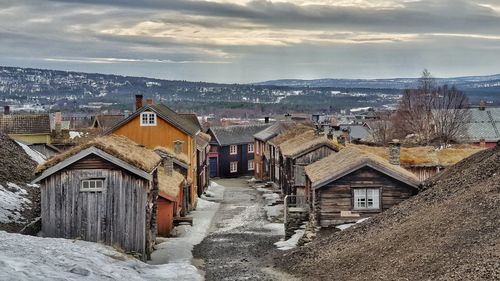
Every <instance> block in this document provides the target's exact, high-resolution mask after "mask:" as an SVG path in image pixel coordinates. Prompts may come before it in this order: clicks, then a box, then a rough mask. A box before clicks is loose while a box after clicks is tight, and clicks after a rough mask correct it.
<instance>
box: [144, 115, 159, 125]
mask: <svg viewBox="0 0 500 281" xmlns="http://www.w3.org/2000/svg"><path fill="white" fill-rule="evenodd" d="M141 126H156V114H155V113H153V112H143V113H141Z"/></svg>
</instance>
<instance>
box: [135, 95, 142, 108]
mask: <svg viewBox="0 0 500 281" xmlns="http://www.w3.org/2000/svg"><path fill="white" fill-rule="evenodd" d="M141 107H142V95H135V111H137V110H139V109H140V108H141Z"/></svg>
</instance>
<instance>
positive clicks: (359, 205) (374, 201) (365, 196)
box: [354, 188, 380, 210]
mask: <svg viewBox="0 0 500 281" xmlns="http://www.w3.org/2000/svg"><path fill="white" fill-rule="evenodd" d="M354 209H355V210H376V209H380V189H379V188H356V189H354Z"/></svg>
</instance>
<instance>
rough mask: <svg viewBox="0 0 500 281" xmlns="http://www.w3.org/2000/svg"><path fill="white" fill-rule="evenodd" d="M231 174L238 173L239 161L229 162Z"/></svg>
mask: <svg viewBox="0 0 500 281" xmlns="http://www.w3.org/2000/svg"><path fill="white" fill-rule="evenodd" d="M229 172H230V173H237V172H238V161H232V162H229Z"/></svg>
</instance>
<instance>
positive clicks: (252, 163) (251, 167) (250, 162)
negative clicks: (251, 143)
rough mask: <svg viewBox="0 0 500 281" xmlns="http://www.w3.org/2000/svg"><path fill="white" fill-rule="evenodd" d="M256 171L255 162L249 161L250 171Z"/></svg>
mask: <svg viewBox="0 0 500 281" xmlns="http://www.w3.org/2000/svg"><path fill="white" fill-rule="evenodd" d="M257 166H259V165H258V164H257ZM254 169H255V163H254V161H253V160H248V170H249V171H253V170H254Z"/></svg>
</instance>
